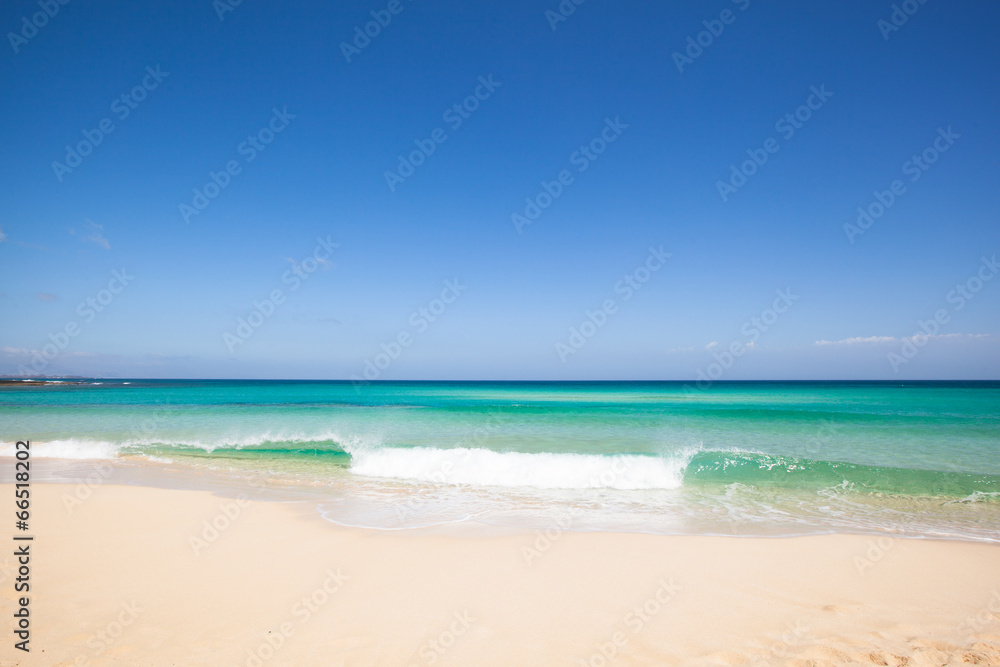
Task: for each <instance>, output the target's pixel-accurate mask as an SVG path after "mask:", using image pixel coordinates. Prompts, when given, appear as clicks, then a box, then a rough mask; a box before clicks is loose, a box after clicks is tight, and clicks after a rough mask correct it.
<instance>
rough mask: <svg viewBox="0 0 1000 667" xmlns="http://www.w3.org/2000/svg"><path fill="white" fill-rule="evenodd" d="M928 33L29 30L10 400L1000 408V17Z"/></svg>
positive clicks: (430, 20)
mask: <svg viewBox="0 0 1000 667" xmlns="http://www.w3.org/2000/svg"><path fill="white" fill-rule="evenodd" d="M896 7H897V8H898V9H896V10H894V9H893V6H892V3H889V2H865V3H860V2H855V3H845V2H834V1H832V0H827V1H820V2H808V3H805V2H769V3H765V2H761V1H759V0H749V1H747V0H737V1H736V2H733V1H730V0H715V1H713V2H699V3H651V2H607V1H605V0H586V2H583V3H582V4H579V5H577V4H575V3H574V2H573V0H564V1H563V2H562V4H561V5H560V3H559V2H557V0H548V1H545V0H540V1H535V2H526V1H520V0H505V1H504V2H495V3H466V2H463V3H459V2H425V1H424V0H398V1H392V2H390V1H388V0H366V1H364V2H358V1H356V0H351V1H349V2H338V3H321V2H300V3H266V2H261V1H260V0H246V1H244V2H242V3H240V4H238V5H232V4H225V3H224V2H223V0H219V1H218V2H216V3H215V4H213V3H212V2H210V1H209V0H198V1H196V2H186V3H165V4H162V5H160V4H155V5H154V4H151V3H134V2H133V3H125V2H104V3H98V4H94V3H84V2H79V1H78V0H77V1H70V2H68V3H67V4H60V3H59V0H42V2H41V3H39V2H38V1H37V0H35V1H28V0H11V1H9V2H5V3H4V5H3V8H2V9H0V29H2V31H3V32H4V33H5V38H4V40H3V43H2V44H0V77H2V82H3V91H4V103H3V105H2V107H0V118H2V120H3V122H2V123H0V133H2V138H0V158H2V159H0V239H2V240H0V373H7V374H17V373H19V372H25V369H32V368H33V369H34V370H33V371H31V372H32V373H44V374H50V375H52V374H79V375H98V376H127V377H231V378H249V377H260V378H331V379H335V378H350V377H352V376H355V377H363V376H364V375H365V372H366V369H367V373H368V377H369V378H377V379H397V378H401V379H450V378H454V379H694V378H696V377H702V378H709V377H710V379H724V380H729V379H732V380H736V379H767V378H777V379H780V378H900V379H904V378H994V379H995V378H997V377H1000V308H998V306H1000V279H997V280H992V278H993V277H994V274H996V273H997V271H1000V269H998V268H997V267H995V266H994V265H993V264H992V263H991V262H992V261H993V258H995V257H996V256H997V254H998V253H1000V226H998V224H997V222H998V219H1000V218H998V214H1000V188H998V183H997V178H998V176H1000V131H998V125H997V123H998V109H1000V85H998V83H1000V81H998V78H1000V76H998V72H1000V68H998V65H1000V42H998V41H997V39H996V26H997V25H998V24H1000V5H998V4H997V3H993V2H981V1H980V2H972V1H964V0H958V1H953V2H944V1H943V0H926V2H924V3H923V4H921V3H920V2H919V1H918V0H910V1H909V2H904V3H898V4H897V5H896ZM46 10H47V11H48V12H49V14H52V15H51V16H48V15H45V14H44V12H45V11H46ZM894 12H895V13H894ZM383 24H384V25H383ZM366 30H367V32H368V33H369V35H366V34H365V32H366ZM370 35H374V36H370ZM415 151H416V152H415ZM748 161H749V162H748ZM734 170H735V171H734ZM747 174H749V175H747ZM213 175H214V176H213ZM213 178H214V181H213ZM526 200H527V201H526ZM880 200H881V201H880ZM859 207H862V210H868V211H869V212H870V213H871V214H872V215H871V217H870V218H868V217H863V218H862V219H861V220H860V221H859V220H858V217H859V213H858V209H859ZM845 225H846V226H845ZM668 255H669V256H668ZM984 258H985V261H984ZM115 272H118V273H117V274H116V273H115ZM626 276H627V278H626ZM448 281H450V282H448ZM779 292H780V295H779ZM963 293H964V294H963ZM88 300H89V301H88ZM255 303H256V304H257V305H255ZM421 309H423V312H421ZM255 311H257V312H258V313H259V314H257V315H254V314H253V313H254V312H255ZM779 311H780V312H779ZM588 312H589V313H590V315H589V316H588ZM241 318H242V322H245V324H244V323H241ZM935 318H937V321H934V322H931V320H935ZM921 322H923V323H924V329H926V330H927V332H928V333H931V334H933V335H931V336H929V337H927V338H922V337H919V338H917V340H916V341H913V340H912V336H913V335H914V334H915V333H917V332H919V331H921V324H920V323H921ZM255 325H256V326H255ZM574 331H575V332H576V333H574ZM397 346H398V347H397ZM730 350H732V351H735V352H738V353H739V354H737V355H733V356H731V357H730V356H728V355H731V354H732V352H730ZM380 354H382V355H384V356H381V357H380V356H378V355H380ZM701 374H704V375H701Z"/></svg>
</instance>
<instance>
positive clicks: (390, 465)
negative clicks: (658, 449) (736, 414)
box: [351, 447, 697, 490]
mask: <svg viewBox="0 0 1000 667" xmlns="http://www.w3.org/2000/svg"><path fill="white" fill-rule="evenodd" d="M696 453H697V450H696V449H688V450H684V451H682V452H677V453H675V454H673V455H671V456H669V457H659V456H639V455H629V454H622V455H613V456H602V455H597V454H545V453H542V454H526V453H520V452H495V451H492V450H489V449H470V448H465V447H461V448H455V449H437V448H433V447H412V448H396V447H379V448H362V449H358V450H354V449H352V450H351V458H352V461H351V472H353V473H355V474H358V475H366V476H369V477H390V478H394V479H402V480H412V481H418V482H435V483H438V484H454V485H478V486H502V487H534V488H539V489H599V488H605V489H622V490H630V489H677V488H680V487H681V486H682V485H683V483H684V481H683V479H684V470H685V469H686V468H687V465H688V463H689V462H690V461H691V458H692V457H693V456H694V455H695V454H696Z"/></svg>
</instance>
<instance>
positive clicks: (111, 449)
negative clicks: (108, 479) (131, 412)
mask: <svg viewBox="0 0 1000 667" xmlns="http://www.w3.org/2000/svg"><path fill="white" fill-rule="evenodd" d="M122 446H123V445H121V444H116V443H113V442H106V441H104V440H76V439H69V440H50V441H48V442H35V441H32V442H31V456H32V458H38V459H113V458H115V456H117V454H118V450H119V449H120V448H121V447H122ZM15 453H16V443H13V442H11V443H6V442H5V443H2V444H0V456H14V455H15Z"/></svg>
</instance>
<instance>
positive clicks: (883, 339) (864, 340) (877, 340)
mask: <svg viewBox="0 0 1000 667" xmlns="http://www.w3.org/2000/svg"><path fill="white" fill-rule="evenodd" d="M991 335H992V334H963V333H950V334H932V335H929V336H921V338H927V339H928V340H939V339H946V340H947V339H955V338H989V337H990V336H991ZM916 337H917V336H906V337H902V338H901V337H897V336H855V337H854V338H843V339H841V340H818V341H816V342H815V343H813V345H819V346H826V345H880V344H884V343H901V342H903V341H904V340H913V339H914V338H916Z"/></svg>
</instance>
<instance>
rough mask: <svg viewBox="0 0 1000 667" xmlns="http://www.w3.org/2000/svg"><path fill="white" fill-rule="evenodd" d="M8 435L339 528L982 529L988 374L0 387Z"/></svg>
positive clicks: (991, 386)
mask: <svg viewBox="0 0 1000 667" xmlns="http://www.w3.org/2000/svg"><path fill="white" fill-rule="evenodd" d="M19 439H30V440H31V441H32V443H33V444H32V456H33V458H34V459H35V460H36V461H37V460H39V459H43V458H51V459H60V460H66V459H71V460H74V461H76V462H80V460H84V459H89V460H98V461H108V460H113V461H114V463H115V466H116V467H119V466H121V467H125V468H129V469H133V470H134V469H150V468H155V469H157V470H158V471H159V473H160V478H161V479H162V478H163V477H164V476H166V477H167V478H171V477H172V478H176V479H177V480H189V481H190V480H191V479H205V478H209V477H210V478H212V479H219V478H222V479H225V480H229V481H230V482H232V483H233V484H243V485H245V486H246V488H248V489H249V490H250V491H251V492H258V493H261V494H264V493H266V492H275V491H281V492H283V493H285V494H286V496H287V495H288V494H292V495H293V496H294V497H298V498H305V499H308V500H309V501H310V502H314V503H315V506H316V508H317V511H318V512H320V513H321V514H322V515H323V516H324V517H325V518H327V519H328V520H330V521H333V522H336V523H341V524H346V525H354V526H367V527H374V528H383V529H402V528H409V527H416V526H429V525H436V524H441V523H447V522H455V521H465V520H475V521H479V522H484V523H488V524H496V525H509V526H521V527H531V528H539V529H549V530H553V529H557V530H564V529H565V530H625V531H642V532H652V533H664V534H724V535H797V534H810V533H821V532H860V533H882V532H887V531H888V532H891V533H893V534H900V535H906V536H913V537H947V538H958V539H971V540H988V541H1000V382H903V383H899V382H895V383H889V382H719V383H714V384H712V385H711V386H706V387H703V388H700V387H698V386H696V385H695V384H693V383H682V382H381V383H372V384H365V385H355V384H353V383H351V382H310V381H209V380H156V381H151V380H81V381H66V382H62V383H49V384H46V385H31V386H28V385H20V386H17V385H13V386H11V385H8V386H2V387H0V443H2V444H0V455H4V456H10V455H12V452H13V444H14V442H15V441H16V440H19ZM295 494H298V495H295Z"/></svg>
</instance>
